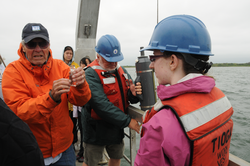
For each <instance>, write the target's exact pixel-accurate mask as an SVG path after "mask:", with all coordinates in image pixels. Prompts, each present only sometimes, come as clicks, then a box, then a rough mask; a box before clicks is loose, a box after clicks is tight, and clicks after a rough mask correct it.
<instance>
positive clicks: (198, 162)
mask: <svg viewBox="0 0 250 166" xmlns="http://www.w3.org/2000/svg"><path fill="white" fill-rule="evenodd" d="M161 102H162V105H163V107H162V108H164V107H165V108H166V107H168V108H171V110H172V111H173V112H174V113H175V115H176V116H177V118H178V120H179V122H180V124H181V126H182V128H183V130H184V131H185V133H186V135H187V137H188V139H189V140H190V141H191V142H192V147H191V149H192V152H191V163H192V166H211V165H213V166H214V165H218V166H227V165H228V162H229V148H230V141H231V136H232V130H233V121H232V119H231V116H232V114H233V108H232V106H231V104H230V102H229V101H228V99H227V97H226V96H225V95H224V93H223V92H222V91H221V90H219V89H218V88H216V87H214V88H213V89H212V91H211V92H210V93H186V94H182V95H180V96H177V97H174V98H170V99H167V100H164V101H161ZM162 108H160V109H162ZM160 109H159V110H160ZM157 112H158V111H156V110H154V107H153V108H152V109H151V111H150V113H149V112H147V115H146V116H145V120H144V123H146V122H147V121H149V119H150V118H151V117H152V116H154V114H156V113H157ZM142 135H143V134H142Z"/></svg>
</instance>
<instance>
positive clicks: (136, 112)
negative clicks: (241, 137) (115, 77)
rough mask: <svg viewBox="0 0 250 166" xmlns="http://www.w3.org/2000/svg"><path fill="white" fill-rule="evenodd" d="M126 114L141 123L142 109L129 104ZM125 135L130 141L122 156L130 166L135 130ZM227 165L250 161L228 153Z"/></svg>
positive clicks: (237, 165) (232, 165)
mask: <svg viewBox="0 0 250 166" xmlns="http://www.w3.org/2000/svg"><path fill="white" fill-rule="evenodd" d="M128 114H129V115H130V117H131V118H133V119H136V120H137V121H138V122H140V123H142V116H143V114H144V111H142V110H140V109H138V108H136V107H134V106H132V105H130V106H129V107H128ZM125 135H126V136H127V137H128V139H129V143H130V146H129V147H130V157H128V156H126V155H125V154H123V157H124V158H125V160H127V162H128V163H129V164H130V166H134V161H135V156H136V153H137V149H136V147H137V146H136V132H135V131H134V130H131V129H129V133H125ZM228 166H250V163H248V162H247V161H245V160H242V159H241V158H239V157H237V156H235V155H233V154H231V153H230V154H229V164H228Z"/></svg>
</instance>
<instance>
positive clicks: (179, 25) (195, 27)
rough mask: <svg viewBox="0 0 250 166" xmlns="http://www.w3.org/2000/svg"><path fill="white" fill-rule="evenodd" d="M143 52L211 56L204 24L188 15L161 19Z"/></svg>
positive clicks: (209, 41)
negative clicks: (155, 51) (154, 51)
mask: <svg viewBox="0 0 250 166" xmlns="http://www.w3.org/2000/svg"><path fill="white" fill-rule="evenodd" d="M143 50H150V51H153V50H160V51H162V52H163V51H171V52H180V53H187V54H197V55H207V56H213V54H212V53H211V39H210V35H209V33H208V31H207V28H206V26H205V24H204V23H203V22H202V21H201V20H199V19H198V18H196V17H193V16H190V15H174V16H170V17H167V18H165V19H163V20H162V21H161V22H159V23H158V24H157V25H156V26H155V29H154V32H153V35H152V37H151V40H150V42H149V45H148V46H147V47H145V48H144V49H142V50H141V51H143Z"/></svg>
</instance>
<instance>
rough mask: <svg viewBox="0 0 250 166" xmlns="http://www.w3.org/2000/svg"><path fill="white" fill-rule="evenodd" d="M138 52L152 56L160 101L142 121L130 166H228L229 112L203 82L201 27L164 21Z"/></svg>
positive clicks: (187, 20) (186, 20)
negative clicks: (148, 52) (135, 153)
mask: <svg viewBox="0 0 250 166" xmlns="http://www.w3.org/2000/svg"><path fill="white" fill-rule="evenodd" d="M143 50H149V51H153V54H154V55H151V56H150V60H151V63H150V65H149V67H150V68H151V69H153V70H154V71H155V75H156V77H157V80H158V83H159V86H158V87H157V95H158V98H159V100H158V101H157V102H156V104H155V105H154V107H153V108H152V109H151V110H150V111H149V110H147V111H146V112H145V114H144V116H143V117H144V118H143V125H142V131H141V135H142V137H141V139H140V147H139V150H138V152H137V156H136V158H135V162H134V165H135V166H142V165H143V166H145V165H147V166H151V165H164V166H168V165H171V166H177V165H185V166H188V165H202V166H211V165H228V162H229V147H230V141H231V135H232V129H233V121H232V119H231V116H232V114H233V108H232V106H231V104H230V102H229V101H228V99H227V97H226V96H225V94H224V93H223V92H222V91H221V90H220V89H218V88H217V87H215V80H214V79H213V78H212V77H210V76H206V74H207V72H208V70H209V69H210V67H211V65H212V63H211V62H208V60H209V56H212V55H213V54H212V53H211V40H210V36H209V33H208V31H207V29H206V26H205V25H204V23H203V22H202V21H201V20H199V19H198V18H196V17H193V16H190V15H174V16H170V17H167V18H165V19H163V20H162V21H161V22H159V23H158V24H157V25H156V27H155V29H154V32H153V35H152V37H151V40H150V42H149V45H148V46H147V47H146V48H144V49H142V50H141V51H143ZM166 85H169V86H166ZM222 153H223V154H222ZM219 155H222V157H218V156H219Z"/></svg>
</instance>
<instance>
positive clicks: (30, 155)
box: [0, 99, 44, 166]
mask: <svg viewBox="0 0 250 166" xmlns="http://www.w3.org/2000/svg"><path fill="white" fill-rule="evenodd" d="M0 129H1V130H0V147H1V148H0V165H3V166H13V165H26V166H34V165H35V166H44V159H43V154H42V152H41V150H40V148H39V146H38V144H37V141H36V138H35V136H34V135H33V133H32V131H31V130H30V128H29V126H28V125H27V124H26V123H24V122H23V121H22V120H21V119H20V118H19V117H18V116H16V114H15V113H14V112H13V111H11V110H10V108H9V107H8V106H7V105H6V104H5V103H4V101H3V100H2V99H0Z"/></svg>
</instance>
